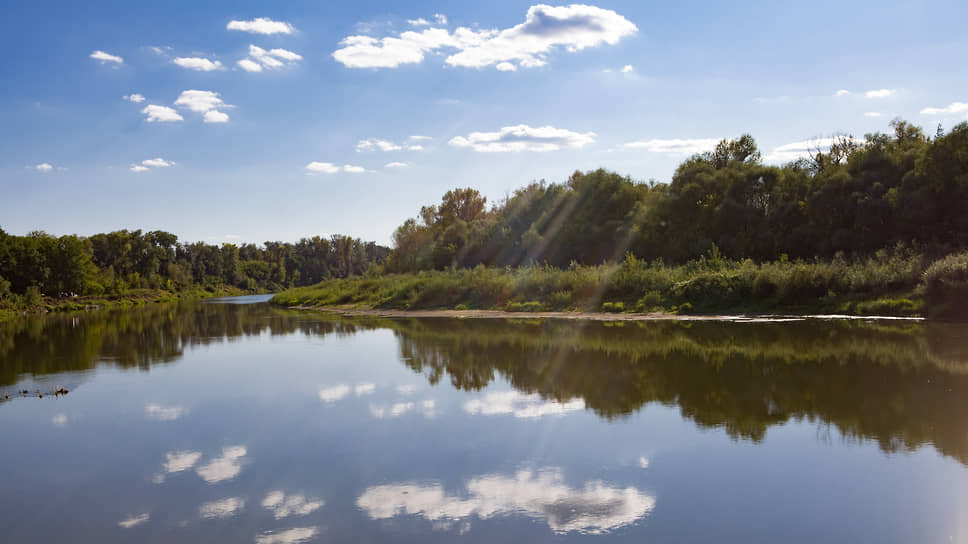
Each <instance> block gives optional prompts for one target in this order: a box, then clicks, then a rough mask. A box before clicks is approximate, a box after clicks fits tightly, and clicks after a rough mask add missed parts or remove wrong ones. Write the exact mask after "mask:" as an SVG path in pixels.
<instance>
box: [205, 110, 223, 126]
mask: <svg viewBox="0 0 968 544" xmlns="http://www.w3.org/2000/svg"><path fill="white" fill-rule="evenodd" d="M202 120H203V121H204V122H205V123H227V122H228V121H229V115H228V114H227V113H223V112H220V111H218V110H211V111H207V112H205V116H204V118H203V119H202Z"/></svg>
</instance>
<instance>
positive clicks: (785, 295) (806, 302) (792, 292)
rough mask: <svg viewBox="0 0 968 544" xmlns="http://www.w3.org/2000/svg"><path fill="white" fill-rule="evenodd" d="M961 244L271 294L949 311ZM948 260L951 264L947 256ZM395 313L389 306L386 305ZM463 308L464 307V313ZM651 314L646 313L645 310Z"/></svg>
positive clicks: (575, 310) (545, 304)
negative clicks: (942, 249)
mask: <svg viewBox="0 0 968 544" xmlns="http://www.w3.org/2000/svg"><path fill="white" fill-rule="evenodd" d="M961 261H968V258H966V256H965V254H958V255H953V256H949V257H946V258H944V259H941V260H938V261H931V262H928V261H927V260H926V259H924V258H923V257H922V256H919V255H906V256H905V255H887V254H883V253H882V254H880V255H877V256H874V257H871V258H868V259H866V260H858V261H851V262H847V261H845V260H833V261H827V262H801V261H797V262H790V261H778V262H772V263H759V264H757V263H753V262H752V261H749V260H747V261H727V260H723V259H708V260H701V261H695V262H691V263H687V264H684V265H677V266H668V265H664V264H662V263H661V262H652V263H646V262H643V261H641V260H638V259H635V258H634V257H629V258H627V259H626V260H625V261H623V262H622V263H620V264H606V265H599V266H572V267H569V268H567V269H558V268H552V267H543V266H530V267H521V268H513V269H512V268H488V267H483V266H479V267H476V268H473V269H459V270H444V271H425V272H419V273H416V274H387V275H380V276H372V277H354V278H346V279H338V280H327V281H323V282H321V283H319V284H317V285H314V286H310V287H301V288H296V289H289V290H287V291H284V292H282V293H279V294H277V295H275V296H274V297H273V298H272V300H271V302H272V303H273V304H276V305H280V306H288V307H314V308H331V309H332V308H335V309H337V310H338V311H347V310H349V311H371V312H387V311H391V312H399V311H406V312H407V315H414V313H413V312H415V311H429V310H433V311H453V312H467V311H471V310H478V311H488V312H495V311H496V312H503V313H502V314H498V315H504V313H507V314H511V315H515V314H516V315H520V314H521V313H530V314H542V313H546V312H555V313H556V315H558V313H560V312H564V313H565V314H568V315H575V314H580V315H590V314H594V315H598V314H635V315H642V316H654V315H666V316H668V315H699V314H706V315H720V316H722V315H754V314H783V315H812V314H842V315H850V316H865V315H875V316H895V317H938V318H950V317H951V316H955V317H957V315H958V314H959V312H962V309H961V308H960V303H959V302H958V301H959V298H958V297H957V296H952V295H953V294H956V293H957V292H958V290H959V289H961V288H962V287H963V286H962V285H961V283H963V282H961V280H960V279H958V277H957V274H953V273H952V272H951V271H952V270H956V269H957V270H960V268H959V266H961V264H964V263H961ZM953 262H954V265H956V266H953V264H952V263H953ZM394 315H397V314H394ZM465 315H469V314H465ZM646 318H649V319H652V318H653V317H646Z"/></svg>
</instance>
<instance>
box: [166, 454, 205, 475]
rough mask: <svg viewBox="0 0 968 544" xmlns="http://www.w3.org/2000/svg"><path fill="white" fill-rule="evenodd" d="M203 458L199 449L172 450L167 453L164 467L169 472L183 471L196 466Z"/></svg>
mask: <svg viewBox="0 0 968 544" xmlns="http://www.w3.org/2000/svg"><path fill="white" fill-rule="evenodd" d="M201 458H202V454H201V452H197V451H170V452H168V453H166V454H165V459H166V460H165V463H164V464H163V465H162V468H163V469H164V471H165V472H166V473H167V474H173V473H175V472H182V471H183V470H188V469H190V468H192V467H193V466H195V463H197V462H198V460H199V459H201Z"/></svg>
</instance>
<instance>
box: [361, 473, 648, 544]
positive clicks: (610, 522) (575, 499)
mask: <svg viewBox="0 0 968 544" xmlns="http://www.w3.org/2000/svg"><path fill="white" fill-rule="evenodd" d="M356 504H357V506H359V507H360V508H361V509H362V510H364V511H365V512H366V514H367V515H368V516H369V517H370V519H389V518H393V517H396V516H399V515H409V516H420V517H423V518H425V519H427V520H429V521H431V522H445V523H444V524H439V523H438V524H435V527H438V528H444V529H449V528H451V523H455V522H464V523H466V522H469V520H470V518H472V517H476V518H478V519H488V518H492V517H496V516H507V515H511V514H517V515H524V516H528V517H532V518H536V519H540V520H543V521H544V522H545V523H547V524H548V527H549V528H551V530H552V531H554V532H556V533H567V532H571V531H576V532H580V533H589V534H601V533H605V532H608V531H610V530H613V529H616V528H619V527H622V526H625V525H629V524H631V523H634V522H635V521H636V520H639V519H641V518H643V517H645V515H646V514H648V513H649V512H650V511H652V509H653V508H654V507H655V499H654V498H653V497H650V496H649V495H647V494H645V493H643V492H641V491H639V490H638V489H635V488H633V487H626V488H624V489H621V488H617V487H611V486H609V485H607V484H605V483H604V482H601V481H592V482H588V483H586V484H585V485H584V486H583V487H582V488H580V489H578V488H572V487H569V486H568V485H567V484H565V482H564V478H563V477H562V474H561V472H560V471H559V470H555V469H548V470H543V471H539V472H532V471H521V472H518V473H517V474H515V475H513V476H507V475H502V474H488V475H484V476H480V477H477V478H472V479H471V480H469V481H468V482H467V484H466V493H465V494H464V496H463V497H462V496H460V495H457V494H448V493H447V492H446V491H444V489H443V487H441V486H440V485H439V484H429V485H421V484H415V483H401V484H391V485H378V486H373V487H370V488H368V489H367V490H366V491H365V492H364V493H363V494H362V495H360V497H359V499H357V501H356ZM462 527H463V528H465V529H466V525H464V526H462Z"/></svg>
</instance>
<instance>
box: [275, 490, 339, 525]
mask: <svg viewBox="0 0 968 544" xmlns="http://www.w3.org/2000/svg"><path fill="white" fill-rule="evenodd" d="M323 504H324V503H323V500H322V499H309V500H307V499H306V496H305V495H303V494H302V493H299V494H293V495H289V496H288V497H287V496H286V494H285V493H284V492H282V491H271V492H269V494H267V495H266V498H265V499H263V500H262V506H263V507H264V508H265V509H266V510H269V511H270V512H272V515H273V516H274V517H275V518H276V519H283V518H287V517H289V516H306V515H309V514H312V513H313V512H315V511H316V510H319V509H320V508H322V507H323Z"/></svg>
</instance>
